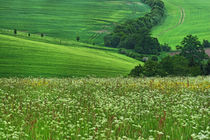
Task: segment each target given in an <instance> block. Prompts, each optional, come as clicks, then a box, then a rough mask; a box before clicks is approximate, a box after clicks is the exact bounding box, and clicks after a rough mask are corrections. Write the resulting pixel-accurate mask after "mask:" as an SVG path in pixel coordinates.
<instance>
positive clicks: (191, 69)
mask: <svg viewBox="0 0 210 140" xmlns="http://www.w3.org/2000/svg"><path fill="white" fill-rule="evenodd" d="M179 47H180V51H181V53H180V54H177V55H175V56H167V57H165V58H163V59H162V60H161V61H159V62H158V61H154V60H152V59H150V60H149V61H147V62H145V64H144V65H143V66H141V65H139V66H136V67H135V68H134V69H132V70H131V72H130V74H129V75H130V76H135V77H139V76H148V77H150V76H168V75H171V76H198V75H209V74H210V58H209V57H208V55H207V54H206V53H205V51H204V46H203V45H202V44H201V42H200V41H199V40H198V38H197V36H192V35H188V36H186V37H185V38H184V39H183V41H182V42H181V45H180V46H179Z"/></svg>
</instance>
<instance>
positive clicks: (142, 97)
mask: <svg viewBox="0 0 210 140" xmlns="http://www.w3.org/2000/svg"><path fill="white" fill-rule="evenodd" d="M209 97H210V77H195V78H188V77H171V78H138V79H136V78H104V79H103V78H66V79H56V78H54V79H42V78H2V79H0V139H1V140H103V139H104V140H112V139H114V140H131V139H134V140H197V139H198V140H209V139H210V119H209V118H210V117H209V115H210V109H209V105H210V100H209Z"/></svg>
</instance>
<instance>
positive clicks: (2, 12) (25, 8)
mask: <svg viewBox="0 0 210 140" xmlns="http://www.w3.org/2000/svg"><path fill="white" fill-rule="evenodd" d="M147 11H149V7H148V6H147V5H144V4H142V3H141V2H140V0H112V1H110V0H50V1H49V0H21V1H20V0H6V1H5V0H0V21H1V22H0V28H2V29H17V30H21V31H25V32H30V33H34V34H40V33H44V34H46V35H47V36H51V37H57V38H60V39H71V40H74V39H75V38H76V37H77V36H80V38H81V41H82V42H88V43H98V44H101V43H103V36H104V34H107V33H109V32H110V31H111V29H112V27H113V26H114V25H115V24H117V23H120V22H123V21H125V20H127V19H129V18H136V17H139V16H142V15H144V14H145V13H146V12H147Z"/></svg>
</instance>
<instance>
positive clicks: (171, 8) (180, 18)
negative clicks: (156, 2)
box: [152, 0, 210, 49]
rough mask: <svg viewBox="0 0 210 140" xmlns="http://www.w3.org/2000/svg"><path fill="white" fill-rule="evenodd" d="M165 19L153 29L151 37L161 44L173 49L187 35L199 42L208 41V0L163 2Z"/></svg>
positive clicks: (209, 29)
mask: <svg viewBox="0 0 210 140" xmlns="http://www.w3.org/2000/svg"><path fill="white" fill-rule="evenodd" d="M163 2H164V3H165V5H166V17H165V20H164V21H163V23H162V24H160V25H159V26H156V27H154V29H153V31H152V35H153V36H155V37H158V39H159V41H160V42H161V43H168V44H169V45H171V46H172V48H173V49H175V46H176V45H178V44H179V43H180V42H181V41H182V39H183V38H184V37H185V36H186V35H188V34H193V35H197V36H198V37H199V39H200V40H202V39H207V40H210V14H209V11H210V1H209V0H163Z"/></svg>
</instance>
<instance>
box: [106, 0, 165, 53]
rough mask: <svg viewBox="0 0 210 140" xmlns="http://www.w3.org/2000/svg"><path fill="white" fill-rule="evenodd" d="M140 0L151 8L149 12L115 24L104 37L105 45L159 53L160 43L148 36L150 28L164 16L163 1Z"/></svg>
mask: <svg viewBox="0 0 210 140" xmlns="http://www.w3.org/2000/svg"><path fill="white" fill-rule="evenodd" d="M142 2H144V3H146V4H147V5H149V6H150V7H151V8H152V9H151V12H150V13H147V14H145V15H144V17H140V18H138V19H135V20H128V21H126V22H125V23H122V24H119V25H117V26H116V27H115V28H114V30H113V32H112V33H110V34H108V35H107V36H105V37H104V44H105V46H109V47H115V48H116V47H118V48H126V49H134V50H135V51H136V52H138V53H141V54H156V55H157V54H159V52H160V51H161V49H160V44H159V42H158V40H157V38H154V37H151V36H150V30H151V28H152V27H153V26H155V25H157V24H158V23H160V21H161V19H162V17H163V16H164V3H163V2H162V1H161V0H143V1H142Z"/></svg>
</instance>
